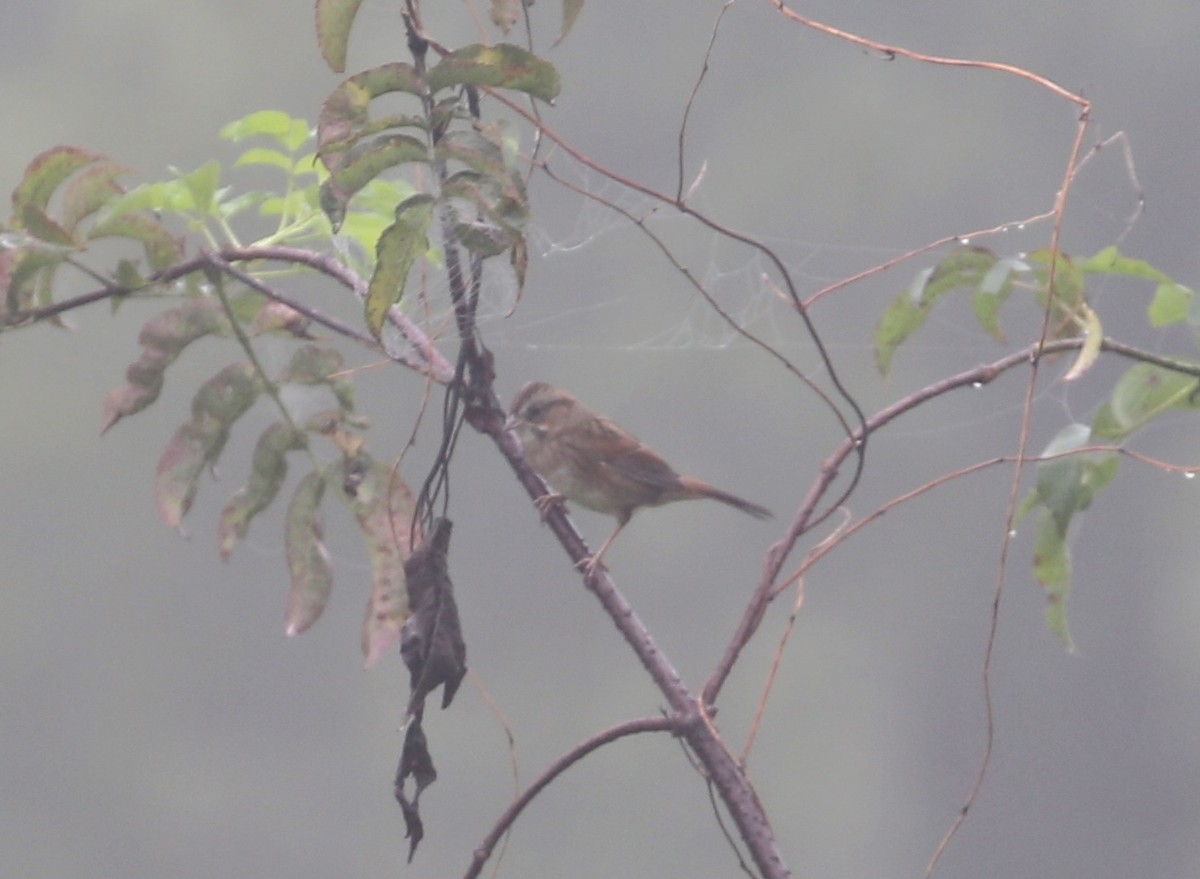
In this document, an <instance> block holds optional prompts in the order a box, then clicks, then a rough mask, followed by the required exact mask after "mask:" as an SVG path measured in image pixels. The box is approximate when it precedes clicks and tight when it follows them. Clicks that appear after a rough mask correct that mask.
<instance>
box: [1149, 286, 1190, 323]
mask: <svg viewBox="0 0 1200 879" xmlns="http://www.w3.org/2000/svg"><path fill="white" fill-rule="evenodd" d="M1194 298H1195V296H1194V294H1193V293H1192V291H1191V290H1190V289H1188V288H1187V287H1185V286H1183V285H1182V284H1176V283H1175V282H1174V281H1164V282H1162V283H1161V284H1159V285H1158V286H1157V287H1156V288H1155V290H1154V298H1153V299H1151V300H1150V305H1149V306H1147V307H1146V319H1147V320H1148V321H1149V323H1150V326H1152V327H1155V328H1158V327H1166V326H1170V325H1171V324H1177V323H1183V322H1184V321H1186V320H1188V313H1189V311H1190V310H1191V307H1192V300H1193V299H1194ZM1192 323H1194V321H1193V322H1192Z"/></svg>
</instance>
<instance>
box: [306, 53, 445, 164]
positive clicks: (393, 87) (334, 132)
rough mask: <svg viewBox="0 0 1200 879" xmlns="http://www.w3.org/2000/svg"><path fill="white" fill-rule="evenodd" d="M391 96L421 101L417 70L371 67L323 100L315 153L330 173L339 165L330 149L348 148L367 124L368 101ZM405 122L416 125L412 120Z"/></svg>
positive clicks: (397, 65) (404, 66)
mask: <svg viewBox="0 0 1200 879" xmlns="http://www.w3.org/2000/svg"><path fill="white" fill-rule="evenodd" d="M392 92H406V93H408V94H410V95H414V96H416V97H420V96H421V94H422V86H421V77H420V76H419V75H418V74H417V71H416V68H414V67H413V66H412V65H411V64H405V63H404V62H402V61H396V62H392V63H390V64H383V65H380V66H379V67H372V68H371V69H370V70H364V71H363V72H362V73H356V74H355V75H354V76H351V77H349V78H348V79H346V80H343V81H342V83H341V84H340V85H338V87H337V88H336V89H334V90H333V92H332V93H330V95H329V97H328V98H326V99H325V103H324V104H322V105H321V113H320V115H319V116H318V117H317V153H318V154H319V155H320V156H321V159H322V161H324V162H325V165H326V167H328V168H329V170H330V171H333V170H335V169H336V168H337V166H338V165H340V164H341V162H340V159H338V157H337V155H336V153H333V154H331V152H330V149H331V147H332V146H334V145H336V144H342V145H343V146H351V145H352V144H353V142H354V140H355V139H357V138H358V137H360V136H362V134H363V133H364V129H365V127H366V126H367V125H368V124H369V123H370V114H369V112H368V110H369V107H370V104H371V101H372V100H373V99H375V98H377V97H379V96H380V95H386V94H390V93H392ZM405 118H409V119H411V120H412V121H416V119H415V117H405Z"/></svg>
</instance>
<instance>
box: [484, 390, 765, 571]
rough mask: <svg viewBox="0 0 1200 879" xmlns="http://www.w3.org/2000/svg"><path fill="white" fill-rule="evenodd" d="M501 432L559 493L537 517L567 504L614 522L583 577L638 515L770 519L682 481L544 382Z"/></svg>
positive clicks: (518, 404)
mask: <svg viewBox="0 0 1200 879" xmlns="http://www.w3.org/2000/svg"><path fill="white" fill-rule="evenodd" d="M505 426H506V427H507V428H508V429H510V430H514V431H516V433H517V436H518V437H520V439H521V443H522V445H523V446H524V447H525V457H526V458H527V459H528V461H529V463H530V465H531V466H532V467H533V469H534V470H536V471H537V472H538V474H539V475H541V477H542V478H543V479H545V480H546V482H548V483H549V484H550V487H551V488H552V489H554V491H556V492H558V494H551V495H545V496H544V497H541V498H538V500H537V505H538V508H539V509H541V510H542V511H543V512H544V511H545V510H547V509H548V508H549V507H550V506H551V505H553V504H554V503H556V502H559V501H561V500H562V498H566V499H567V500H571V501H575V502H576V503H578V504H580V505H581V506H584V507H587V508H588V509H589V510H595V511H596V512H598V513H606V514H608V515H610V516H615V517H616V519H617V528H616V530H615V531H613V533H612V534H611V535H610V536H609V538H608V540H606V541H604V543H603V544H602V545H601V547H600V550H599V551H598V552H597V553H596V554H595V555H594V556H592V557H591V558H590V559H588V561H587V563H586V566H585V570H586V571H587V572H588V573H591V572H592V571H594V570H595V569H596V567H598V566H599V564H600V558H601V556H603V555H604V553H605V551H607V550H608V548H609V547H610V546H612V543H613V541H614V540H616V537H617V535H618V534H620V533H621V529H622V528H624V527H625V525H626V523H628V522H629V519H630V517H631V516H633V514H634V512H635V511H636V510H637V509H638V508H639V507H657V506H660V505H662V504H668V503H671V502H672V501H686V500H694V499H698V498H712V499H713V500H717V501H720V502H721V503H723V504H728V505H729V506H731V507H736V508H737V509H739V510H741V511H742V512H744V513H749V514H750V515H751V516H754V517H756V518H759V519H766V518H769V517H770V516H771V511H770V510H768V509H766V508H765V507H760V506H759V505H758V504H752V503H750V501H747V500H743V499H742V498H740V497H737V496H736V495H732V494H730V493H729V492H726V491H721V490H720V489H719V488H714V487H713V486H711V485H709V484H708V483H707V482H703V481H701V480H699V479H694V478H693V477H691V476H680V475H679V474H678V473H676V472H675V471H674V470H673V469H672V468H671V465H670V464H668V463H667V462H666V461H664V460H663V459H662V458H660V457H659V456H658V455H657V454H656V453H655V452H654V451H653V450H651V449H650V448H649V447H648V446H647V445H645V444H644V443H642V442H641V441H640V440H638V439H637V437H635V436H633V434H631V433H629V432H628V431H626V430H624V429H623V428H621V427H619V426H618V425H616V424H614V423H613V422H612V421H610V420H609V419H607V418H605V417H604V416H603V415H599V414H597V413H595V412H592V411H591V410H590V409H588V408H587V407H586V406H584V405H583V404H581V403H580V402H579V401H578V400H576V399H575V398H574V397H573V396H571V395H570V394H568V393H567V392H566V391H563V390H560V389H558V388H555V387H553V386H551V385H548V384H546V383H545V382H530V383H529V384H527V385H525V387H523V388H522V389H521V392H520V393H519V394H517V396H516V399H514V400H513V403H512V407H511V409H510V410H509V415H508V421H507V422H506V424H505Z"/></svg>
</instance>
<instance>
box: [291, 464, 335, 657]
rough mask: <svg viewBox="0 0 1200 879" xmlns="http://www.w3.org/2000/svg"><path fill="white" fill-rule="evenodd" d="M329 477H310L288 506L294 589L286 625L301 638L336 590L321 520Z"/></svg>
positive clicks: (311, 475) (317, 475) (292, 586)
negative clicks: (333, 590)
mask: <svg viewBox="0 0 1200 879" xmlns="http://www.w3.org/2000/svg"><path fill="white" fill-rule="evenodd" d="M325 478H326V477H325V474H323V473H321V472H320V471H313V472H312V473H309V474H307V475H306V476H305V477H304V478H303V479H302V480H300V484H299V485H297V486H296V491H295V492H294V493H293V494H292V500H291V502H290V503H289V504H288V509H287V519H286V524H285V526H284V548H285V551H286V555H287V564H288V572H289V573H290V574H291V588H290V589H289V590H288V598H287V608H286V609H285V611H284V622H283V625H284V631H285V632H286V633H287V634H288V635H289V636H291V635H299V634H300V633H301V632H303V631H304V630H305V629H307V628H308V627H309V626H311V625H312V624H313V623H315V622H316V621H317V618H318V617H320V616H321V612H322V611H323V610H325V605H326V603H327V602H328V601H329V593H330V592H331V590H332V589H333V568H332V565H331V564H330V561H329V550H328V549H326V548H325V529H324V524H323V523H322V521H321V498H322V497H323V496H324V494H325Z"/></svg>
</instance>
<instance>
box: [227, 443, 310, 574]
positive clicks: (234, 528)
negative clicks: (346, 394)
mask: <svg viewBox="0 0 1200 879" xmlns="http://www.w3.org/2000/svg"><path fill="white" fill-rule="evenodd" d="M306 442H307V440H306V437H305V435H304V433H303V432H302V431H299V430H295V429H293V428H292V427H291V425H289V424H285V423H283V422H277V423H276V424H272V425H271V426H270V427H268V428H267V429H266V430H265V431H263V433H262V435H261V436H259V438H258V443H257V444H256V445H255V447H254V457H253V459H252V461H251V464H250V478H249V480H248V481H247V482H246V484H245V485H244V486H242V488H240V489H238V491H237V493H236V494H234V496H233V497H232V498H230V499H229V503H227V504H226V505H225V509H224V510H222V511H221V518H220V520H219V521H218V523H217V546H218V548H219V550H220V553H221V559H222V560H223V561H228V559H229V556H230V555H231V554H232V553H233V549H234V547H235V546H236V545H237V543H238V542H239V541H241V540H242V539H243V538H245V536H246V533H247V532H248V531H249V530H250V522H251V520H253V519H254V517H255V516H257V515H258V514H259V513H261V512H262V511H263V510H265V509H266V508H267V507H268V506H269V505H270V503H271V501H273V500H275V496H276V495H277V494H279V489H280V487H281V486H282V485H283V481H284V479H286V478H287V470H288V466H287V453H288V452H293V451H297V450H299V449H302V448H304V447H305V445H306Z"/></svg>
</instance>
